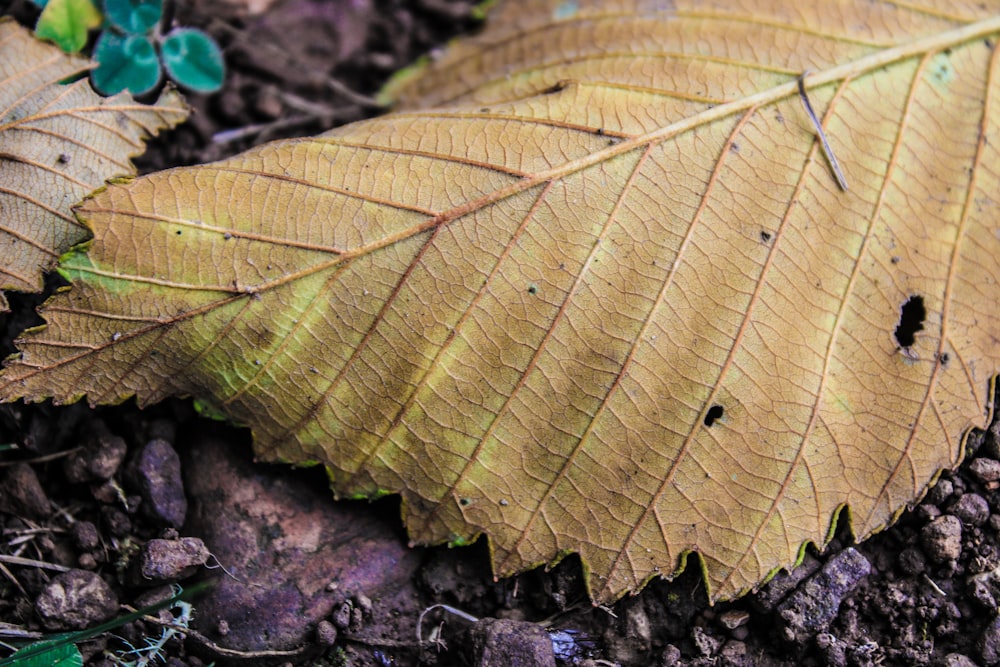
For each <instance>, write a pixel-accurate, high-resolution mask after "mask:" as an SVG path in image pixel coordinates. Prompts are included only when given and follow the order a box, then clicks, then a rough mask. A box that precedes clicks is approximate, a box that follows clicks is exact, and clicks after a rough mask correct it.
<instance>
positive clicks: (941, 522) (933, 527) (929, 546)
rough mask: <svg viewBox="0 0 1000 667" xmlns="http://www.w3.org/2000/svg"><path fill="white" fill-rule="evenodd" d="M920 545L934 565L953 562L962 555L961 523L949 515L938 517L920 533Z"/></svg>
mask: <svg viewBox="0 0 1000 667" xmlns="http://www.w3.org/2000/svg"><path fill="white" fill-rule="evenodd" d="M920 543H921V544H922V545H923V547H924V552H925V553H926V554H927V557H928V558H930V559H931V560H932V561H934V562H935V563H944V562H947V561H950V560H955V559H956V558H958V557H959V556H960V555H961V554H962V522H961V521H959V519H958V517H956V516H952V515H951V514H944V515H942V516H939V517H938V518H936V519H934V520H933V521H931V522H930V523H929V524H927V525H926V526H924V528H923V530H921V531H920Z"/></svg>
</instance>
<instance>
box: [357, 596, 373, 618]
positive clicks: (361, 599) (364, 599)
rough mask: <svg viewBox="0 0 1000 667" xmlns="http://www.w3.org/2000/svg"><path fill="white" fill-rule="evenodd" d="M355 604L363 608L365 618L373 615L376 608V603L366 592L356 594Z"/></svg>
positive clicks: (362, 612)
mask: <svg viewBox="0 0 1000 667" xmlns="http://www.w3.org/2000/svg"><path fill="white" fill-rule="evenodd" d="M354 604H355V605H357V607H358V609H360V610H361V614H362V615H363V616H364V617H365V618H371V617H372V612H373V611H374V609H375V605H374V603H372V599H371V598H370V597H368V596H367V595H365V594H364V593H358V594H357V595H355V596H354Z"/></svg>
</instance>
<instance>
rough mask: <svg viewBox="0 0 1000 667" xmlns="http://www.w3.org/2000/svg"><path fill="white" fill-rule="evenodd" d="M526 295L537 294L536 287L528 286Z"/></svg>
mask: <svg viewBox="0 0 1000 667" xmlns="http://www.w3.org/2000/svg"><path fill="white" fill-rule="evenodd" d="M528 294H538V285H529V286H528Z"/></svg>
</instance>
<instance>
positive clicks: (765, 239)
mask: <svg viewBox="0 0 1000 667" xmlns="http://www.w3.org/2000/svg"><path fill="white" fill-rule="evenodd" d="M760 240H761V241H763V242H764V243H767V242H768V241H770V240H771V232H765V231H764V230H763V229H762V230H761V231H760Z"/></svg>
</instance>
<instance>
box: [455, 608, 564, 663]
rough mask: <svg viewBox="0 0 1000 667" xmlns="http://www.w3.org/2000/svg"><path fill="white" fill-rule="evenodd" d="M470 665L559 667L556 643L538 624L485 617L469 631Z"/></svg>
mask: <svg viewBox="0 0 1000 667" xmlns="http://www.w3.org/2000/svg"><path fill="white" fill-rule="evenodd" d="M467 650H468V652H469V662H470V664H472V665H474V666H475V667H521V666H524V665H532V666H533V667H555V665H556V657H555V653H554V652H553V650H552V640H551V638H550V637H549V633H547V632H546V631H545V628H543V627H542V626H540V625H538V624H537V623H530V622H527V621H512V620H509V619H502V618H484V619H481V620H479V621H477V622H476V623H473V624H472V626H471V627H470V628H469V630H468V644H467Z"/></svg>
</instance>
